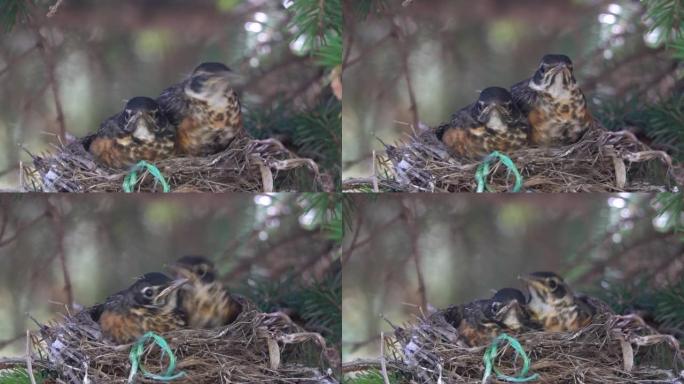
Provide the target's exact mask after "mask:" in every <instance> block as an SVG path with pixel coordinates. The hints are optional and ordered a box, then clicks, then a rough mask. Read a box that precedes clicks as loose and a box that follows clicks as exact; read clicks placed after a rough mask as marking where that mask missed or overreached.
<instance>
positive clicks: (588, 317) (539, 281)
mask: <svg viewBox="0 0 684 384" xmlns="http://www.w3.org/2000/svg"><path fill="white" fill-rule="evenodd" d="M521 279H522V280H523V281H524V282H525V284H526V285H527V288H528V290H529V293H530V300H529V302H528V303H527V308H528V310H529V312H530V315H531V316H532V319H533V320H534V321H536V322H537V323H539V324H541V325H542V327H543V328H544V330H545V331H551V332H563V331H576V330H578V329H580V328H583V327H585V326H586V325H588V324H590V323H591V321H592V318H593V316H594V314H595V313H596V308H594V307H593V306H592V305H590V303H589V302H588V301H587V300H582V299H580V298H579V297H578V296H575V294H574V293H573V291H572V290H571V289H570V287H569V286H568V284H567V283H565V281H563V279H562V278H561V277H560V276H558V275H557V274H555V273H553V272H534V273H531V274H529V275H527V276H524V277H521Z"/></svg>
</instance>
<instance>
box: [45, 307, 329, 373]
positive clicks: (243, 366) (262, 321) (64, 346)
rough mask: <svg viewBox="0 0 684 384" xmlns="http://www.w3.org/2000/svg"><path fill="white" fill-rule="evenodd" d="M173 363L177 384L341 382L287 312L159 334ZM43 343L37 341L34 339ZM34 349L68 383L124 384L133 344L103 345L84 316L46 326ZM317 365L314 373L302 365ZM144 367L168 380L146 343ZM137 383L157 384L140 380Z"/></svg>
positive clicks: (252, 313) (321, 346) (314, 339)
mask: <svg viewBox="0 0 684 384" xmlns="http://www.w3.org/2000/svg"><path fill="white" fill-rule="evenodd" d="M162 336H163V337H164V338H165V339H166V341H168V343H169V345H170V347H171V350H172V351H173V353H174V354H175V356H176V362H177V364H176V371H183V372H185V376H184V377H183V378H180V379H176V380H173V381H172V382H173V383H200V384H203V383H212V384H214V383H337V381H336V379H334V378H332V377H331V374H330V371H329V370H328V367H330V366H331V365H332V366H336V365H337V364H338V362H335V361H332V358H331V356H335V354H336V352H335V351H334V350H331V349H330V348H328V347H327V346H326V344H325V340H324V339H323V337H322V336H321V335H319V334H318V333H311V332H305V331H304V330H303V329H302V328H300V327H299V326H297V325H296V324H294V323H293V322H292V321H291V320H290V318H289V317H288V316H287V315H285V314H283V313H279V312H276V313H262V312H258V311H256V310H253V309H249V310H246V311H243V313H241V314H240V315H239V316H238V318H237V320H236V321H235V322H234V323H232V324H230V325H228V326H225V327H221V328H217V329H210V330H189V329H188V330H179V331H173V332H168V333H164V334H163V335H162ZM36 339H38V338H36ZM40 339H42V340H40V341H36V342H35V343H36V345H35V349H37V350H38V351H39V352H40V353H41V355H44V356H45V360H47V363H46V364H45V365H47V367H48V369H49V371H51V372H54V373H56V374H57V376H58V378H59V380H62V382H66V383H86V382H90V383H126V382H127V380H128V376H129V372H130V370H131V364H130V362H129V352H130V349H131V345H130V344H127V345H121V346H116V345H113V344H111V343H110V342H108V341H105V340H102V337H101V332H100V329H99V326H98V325H97V323H95V322H94V321H93V320H92V318H91V317H90V313H89V312H88V311H87V310H86V311H82V312H80V313H78V314H76V315H74V316H66V317H65V318H64V319H63V320H62V321H59V322H56V323H54V324H50V325H44V326H41V330H40ZM312 356H313V360H318V361H319V363H318V364H316V365H314V366H311V364H305V363H304V362H303V361H311V360H312ZM140 362H141V363H140V364H141V365H142V366H144V367H145V369H147V370H148V371H150V372H152V373H158V374H161V373H163V372H164V371H165V370H166V368H167V366H168V362H167V358H161V356H160V349H159V348H158V347H156V346H154V347H152V343H149V344H148V345H147V347H146V349H145V353H144V355H143V356H142V358H141V359H140ZM135 382H136V383H152V382H154V383H158V382H159V381H154V380H151V379H147V378H144V377H143V376H142V374H141V373H138V375H137V376H136V379H135Z"/></svg>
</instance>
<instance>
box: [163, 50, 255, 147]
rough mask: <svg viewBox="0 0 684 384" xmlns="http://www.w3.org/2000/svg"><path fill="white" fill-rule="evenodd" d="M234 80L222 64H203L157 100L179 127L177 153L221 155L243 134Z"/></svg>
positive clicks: (233, 76) (232, 75)
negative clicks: (221, 152)
mask: <svg viewBox="0 0 684 384" xmlns="http://www.w3.org/2000/svg"><path fill="white" fill-rule="evenodd" d="M234 78H235V74H234V73H233V72H232V71H231V70H230V69H229V68H228V67H226V66H225V65H223V64H221V63H202V64H200V65H199V66H197V68H195V70H194V71H193V72H192V74H191V75H190V76H189V77H188V78H187V79H185V80H184V81H182V82H180V83H178V84H176V85H173V86H171V87H169V88H167V89H166V90H164V91H163V92H162V94H161V95H160V96H159V97H158V98H157V101H158V102H159V104H160V105H161V106H162V108H163V109H164V111H165V112H166V113H167V115H168V116H169V119H170V120H171V123H172V124H173V125H174V126H175V127H176V128H177V135H176V150H177V152H178V153H180V154H186V155H190V156H206V155H210V154H213V153H216V152H220V151H221V150H223V149H225V148H226V147H227V146H228V144H230V142H231V141H232V140H233V138H235V136H237V135H238V134H239V133H242V132H244V129H243V127H242V113H241V110H240V99H239V98H238V95H237V93H236V92H235V91H234V90H233V88H232V84H231V82H232V80H233V79H234Z"/></svg>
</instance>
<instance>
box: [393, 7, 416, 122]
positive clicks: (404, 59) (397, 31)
mask: <svg viewBox="0 0 684 384" xmlns="http://www.w3.org/2000/svg"><path fill="white" fill-rule="evenodd" d="M392 29H393V30H394V36H395V38H396V40H397V47H398V48H399V55H400V56H401V65H402V69H403V71H404V78H406V87H407V89H408V94H409V101H410V102H411V106H410V108H409V109H410V111H411V113H412V114H413V127H411V128H413V131H414V133H415V130H416V129H417V128H418V125H419V120H418V104H417V103H416V94H415V93H414V92H413V84H412V82H411V71H410V68H409V62H408V55H409V54H408V51H407V49H406V45H405V44H404V32H403V30H402V28H401V27H400V26H399V23H398V21H397V18H394V19H393V20H392Z"/></svg>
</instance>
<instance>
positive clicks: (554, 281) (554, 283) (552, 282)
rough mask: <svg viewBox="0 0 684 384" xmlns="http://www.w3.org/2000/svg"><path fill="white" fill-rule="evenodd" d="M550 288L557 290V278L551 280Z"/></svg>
mask: <svg viewBox="0 0 684 384" xmlns="http://www.w3.org/2000/svg"><path fill="white" fill-rule="evenodd" d="M549 288H551V289H552V290H554V291H555V290H556V288H558V283H557V282H556V280H553V279H551V280H549Z"/></svg>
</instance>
